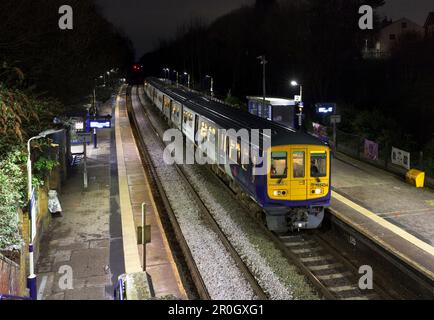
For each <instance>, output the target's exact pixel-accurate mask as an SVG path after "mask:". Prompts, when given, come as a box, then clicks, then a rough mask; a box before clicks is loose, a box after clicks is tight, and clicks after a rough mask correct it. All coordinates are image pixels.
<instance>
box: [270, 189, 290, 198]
mask: <svg viewBox="0 0 434 320" xmlns="http://www.w3.org/2000/svg"><path fill="white" fill-rule="evenodd" d="M287 194H288V191H286V190H275V191H273V195H274V196H275V197H281V196H286V195H287Z"/></svg>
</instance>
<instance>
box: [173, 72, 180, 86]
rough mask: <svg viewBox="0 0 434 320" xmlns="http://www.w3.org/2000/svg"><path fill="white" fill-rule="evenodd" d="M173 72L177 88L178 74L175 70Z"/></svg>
mask: <svg viewBox="0 0 434 320" xmlns="http://www.w3.org/2000/svg"><path fill="white" fill-rule="evenodd" d="M173 72H174V73H175V74H176V86H178V77H179V73H178V71H176V70H173Z"/></svg>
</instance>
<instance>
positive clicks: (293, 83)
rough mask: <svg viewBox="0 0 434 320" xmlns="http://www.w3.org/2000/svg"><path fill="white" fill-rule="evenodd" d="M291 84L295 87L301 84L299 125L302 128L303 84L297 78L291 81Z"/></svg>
mask: <svg viewBox="0 0 434 320" xmlns="http://www.w3.org/2000/svg"><path fill="white" fill-rule="evenodd" d="M291 86H293V87H297V86H300V101H298V108H299V110H298V113H297V116H298V126H299V128H300V129H301V126H302V124H303V86H302V85H301V84H299V83H298V82H297V81H295V80H292V81H291Z"/></svg>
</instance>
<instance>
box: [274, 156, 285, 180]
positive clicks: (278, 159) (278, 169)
mask: <svg viewBox="0 0 434 320" xmlns="http://www.w3.org/2000/svg"><path fill="white" fill-rule="evenodd" d="M287 162H288V153H286V152H272V153H271V171H270V175H271V178H272V179H281V178H286V177H287V175H288V174H287V170H286V168H287Z"/></svg>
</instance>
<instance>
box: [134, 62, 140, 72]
mask: <svg viewBox="0 0 434 320" xmlns="http://www.w3.org/2000/svg"><path fill="white" fill-rule="evenodd" d="M141 68H142V66H141V65H139V64H134V65H133V70H134V71H135V72H138V71H140V69H141Z"/></svg>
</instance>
